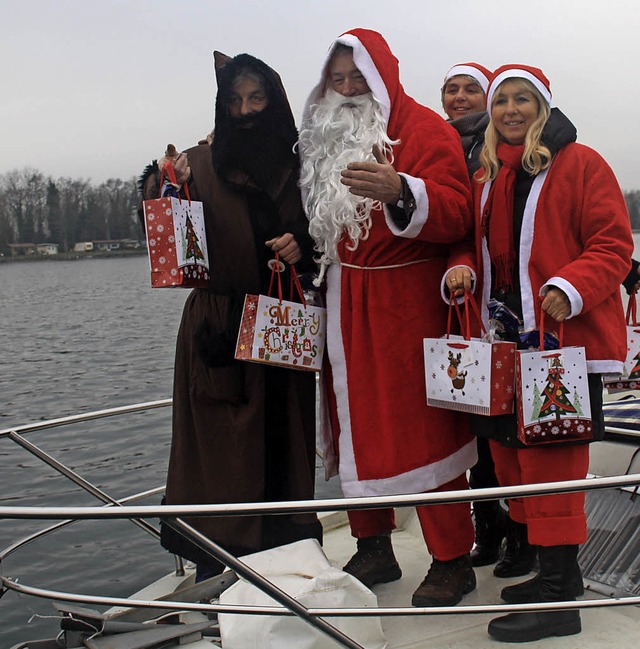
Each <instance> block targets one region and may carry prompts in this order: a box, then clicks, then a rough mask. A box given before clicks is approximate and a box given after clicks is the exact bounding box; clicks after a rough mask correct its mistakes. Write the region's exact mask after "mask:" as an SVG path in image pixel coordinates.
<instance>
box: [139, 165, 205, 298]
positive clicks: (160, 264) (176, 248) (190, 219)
mask: <svg viewBox="0 0 640 649" xmlns="http://www.w3.org/2000/svg"><path fill="white" fill-rule="evenodd" d="M165 170H166V172H167V176H168V177H169V180H171V182H172V183H174V184H177V183H176V176H175V171H174V169H173V166H172V165H171V163H170V162H168V163H167V164H166V165H165V166H164V167H163V169H162V173H161V175H160V192H162V185H163V182H164V174H165ZM183 188H184V192H185V194H186V196H187V198H186V199H185V200H183V199H180V198H174V197H173V196H165V197H164V198H154V199H151V200H147V201H144V203H143V208H144V223H145V230H146V235H147V249H148V251H149V264H150V266H151V286H152V287H154V288H165V287H173V286H180V287H185V288H194V287H206V286H208V283H209V277H210V275H209V255H208V252H207V237H206V233H205V229H204V212H203V209H202V203H201V202H200V201H192V200H191V198H190V196H189V189H188V188H187V185H186V183H185V184H184V185H183Z"/></svg>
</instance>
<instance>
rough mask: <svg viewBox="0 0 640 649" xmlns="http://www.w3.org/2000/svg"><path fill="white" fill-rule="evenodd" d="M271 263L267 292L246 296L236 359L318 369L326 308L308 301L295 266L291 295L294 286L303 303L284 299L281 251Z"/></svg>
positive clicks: (292, 270) (320, 365)
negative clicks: (274, 294)
mask: <svg viewBox="0 0 640 649" xmlns="http://www.w3.org/2000/svg"><path fill="white" fill-rule="evenodd" d="M271 265H272V266H271V267H272V272H271V283H270V286H269V291H268V295H247V296H246V297H245V300H244V307H243V310H242V320H241V322H240V330H239V331H238V340H237V343H236V353H235V358H236V359H238V360H243V361H251V362H255V363H270V364H272V365H280V366H283V367H289V368H292V369H298V370H309V371H312V372H319V371H320V368H321V367H322V357H323V354H324V346H325V336H326V329H327V310H326V309H325V308H324V307H317V306H309V305H307V304H306V301H305V298H304V294H303V292H302V287H301V286H300V282H299V280H298V275H297V274H296V271H295V268H294V267H293V266H291V287H290V288H291V295H290V297H291V298H293V292H294V288H295V290H296V292H297V293H298V294H299V295H300V298H301V299H302V303H301V304H300V303H298V302H292V301H290V300H283V299H282V283H281V279H280V273H281V272H282V271H283V270H284V265H283V264H282V262H281V261H280V259H279V257H278V253H276V258H275V263H274V262H273V261H272V262H271ZM274 276H277V280H278V282H277V283H278V297H272V296H271V292H272V290H273V284H274Z"/></svg>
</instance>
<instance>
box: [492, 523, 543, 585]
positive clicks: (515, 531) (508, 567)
mask: <svg viewBox="0 0 640 649" xmlns="http://www.w3.org/2000/svg"><path fill="white" fill-rule="evenodd" d="M537 554H538V547H537V546H536V545H530V544H529V541H528V538H527V526H526V525H525V524H524V523H516V522H515V521H514V520H512V519H511V518H509V519H507V547H506V550H505V552H504V558H503V559H502V561H498V563H497V564H496V567H495V568H494V569H493V574H494V575H495V576H496V577H521V576H522V575H526V574H527V573H529V572H531V571H532V570H533V568H534V566H535V563H536V556H537Z"/></svg>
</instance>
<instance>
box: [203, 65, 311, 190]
mask: <svg viewBox="0 0 640 649" xmlns="http://www.w3.org/2000/svg"><path fill="white" fill-rule="evenodd" d="M214 56H215V62H216V77H217V81H218V94H217V97H216V115H215V130H214V137H213V142H212V145H211V156H212V160H213V166H214V168H215V169H216V171H218V173H219V174H220V175H221V176H222V177H223V178H227V179H229V178H230V177H231V176H235V174H234V172H236V171H242V172H245V173H246V174H247V175H248V176H249V177H250V180H251V181H253V183H254V184H257V185H258V186H259V187H260V188H261V189H268V185H269V184H270V183H271V181H272V180H273V179H274V178H276V177H277V176H279V175H280V174H281V171H282V168H283V167H285V168H289V169H293V168H296V167H297V165H298V157H297V155H296V154H295V153H294V152H293V147H294V144H295V143H296V141H297V139H298V132H297V130H296V126H295V122H294V119H293V114H292V112H291V108H290V106H289V101H288V99H287V95H286V93H285V90H284V87H283V85H282V81H281V80H280V76H279V75H278V73H277V72H276V71H275V70H273V69H272V68H270V67H269V66H268V65H267V64H266V63H264V62H263V61H261V60H260V59H257V58H255V57H254V56H251V55H250V54H239V55H238V56H236V57H234V58H230V57H227V56H225V55H223V54H221V53H219V52H215V53H214ZM245 69H249V70H251V71H252V72H254V73H256V74H258V75H259V76H260V77H261V78H262V79H263V82H264V88H265V91H266V94H267V98H268V104H267V106H266V108H265V109H264V110H262V111H261V112H260V113H257V114H256V116H255V118H254V119H252V123H253V126H252V128H250V129H238V128H237V127H236V125H235V123H234V119H233V118H232V117H231V116H230V115H229V112H228V105H229V101H230V98H231V95H232V92H233V81H234V79H235V78H236V77H237V75H238V73H239V72H241V71H242V70H245Z"/></svg>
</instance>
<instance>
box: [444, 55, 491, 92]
mask: <svg viewBox="0 0 640 649" xmlns="http://www.w3.org/2000/svg"><path fill="white" fill-rule="evenodd" d="M461 74H463V75H465V76H467V77H472V78H473V79H475V80H476V81H477V82H478V85H479V86H480V87H481V88H482V92H484V93H485V95H486V94H487V88H488V87H489V80H490V79H491V70H489V69H488V68H485V67H484V65H480V64H479V63H473V62H470V63H458V64H456V65H454V66H453V67H452V68H451V69H450V70H449V72H447V74H445V76H444V81H443V82H442V88H443V89H444V87H445V86H446V85H447V81H449V79H452V78H453V77H457V76H459V75H461Z"/></svg>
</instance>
